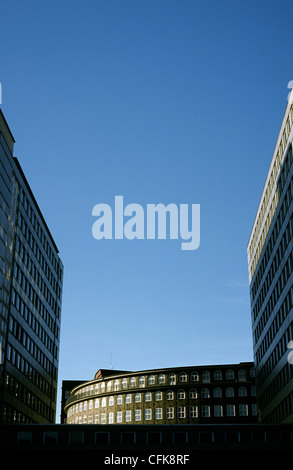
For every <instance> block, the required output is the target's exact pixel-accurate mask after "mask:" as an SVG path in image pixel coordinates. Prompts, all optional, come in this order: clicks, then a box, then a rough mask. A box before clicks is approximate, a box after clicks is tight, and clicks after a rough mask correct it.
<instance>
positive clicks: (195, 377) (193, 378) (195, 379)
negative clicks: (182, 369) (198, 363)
mask: <svg viewBox="0 0 293 470" xmlns="http://www.w3.org/2000/svg"><path fill="white" fill-rule="evenodd" d="M190 379H191V382H198V381H199V375H198V372H192V373H191V375H190Z"/></svg>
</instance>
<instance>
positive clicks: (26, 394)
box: [4, 365, 56, 423]
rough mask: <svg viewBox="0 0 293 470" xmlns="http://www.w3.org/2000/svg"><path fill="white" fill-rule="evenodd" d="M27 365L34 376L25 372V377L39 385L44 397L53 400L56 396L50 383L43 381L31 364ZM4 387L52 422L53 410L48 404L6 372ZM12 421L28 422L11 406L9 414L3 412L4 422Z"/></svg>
mask: <svg viewBox="0 0 293 470" xmlns="http://www.w3.org/2000/svg"><path fill="white" fill-rule="evenodd" d="M29 367H30V371H31V374H34V377H31V376H29V375H28V374H26V375H27V377H28V378H31V379H32V381H33V382H34V383H35V384H36V385H37V386H38V387H39V389H40V390H42V391H43V393H44V395H46V397H48V398H51V400H54V399H55V396H56V390H55V389H54V388H53V387H52V385H50V384H49V383H48V382H47V381H45V380H44V379H43V377H41V376H40V375H39V374H38V373H37V372H36V371H35V370H34V369H33V368H32V367H31V366H29V365H28V368H29ZM4 388H5V390H6V391H7V392H9V393H10V394H11V395H12V396H13V397H16V398H17V399H18V400H19V401H21V402H22V403H23V404H24V405H26V406H28V407H29V408H30V409H31V410H34V411H36V412H37V413H38V414H39V415H41V416H43V417H44V418H45V419H47V420H48V421H49V422H53V420H54V410H53V409H52V408H51V407H50V406H48V405H47V404H46V403H45V402H44V401H43V400H41V399H40V398H39V397H38V396H37V395H36V394H34V393H32V392H31V391H30V390H28V389H27V387H25V386H24V385H23V383H21V382H19V381H17V380H16V379H15V378H14V377H12V376H11V375H9V374H6V376H5V382H4ZM22 408H25V407H22ZM7 412H8V409H7ZM11 413H12V414H11ZM14 421H16V422H28V421H27V420H26V419H25V416H24V415H22V413H19V412H17V411H16V410H13V408H11V409H10V415H9V416H8V414H7V415H5V414H4V422H8V423H9V422H14Z"/></svg>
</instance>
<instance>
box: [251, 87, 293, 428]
mask: <svg viewBox="0 0 293 470" xmlns="http://www.w3.org/2000/svg"><path fill="white" fill-rule="evenodd" d="M292 93H293V92H291V95H290V99H289V100H288V104H287V107H286V110H285V114H284V117H283V121H282V125H281V129H280V132H279V136H278V139H277V143H276V147H275V150H274V153H273V157H272V160H271V164H270V167H269V171H268V175H267V178H266V181H265V185H264V188H263V192H262V196H261V200H260V203H259V207H258V210H257V213H256V217H255V221H254V224H253V228H252V232H251V235H250V238H249V243H248V247H247V254H248V267H249V283H250V301H251V317H252V334H253V353H254V362H255V373H256V390H257V404H258V410H259V416H260V420H261V422H263V423H292V422H293V364H290V363H289V360H288V353H289V349H288V344H289V342H290V341H291V340H292V339H293V309H292V300H293V282H292V281H293V274H292V263H293V259H292V256H293V252H292V248H293V241H292V233H293V214H292V208H293V203H292V196H293V180H292V178H293V166H292V140H293V127H292V124H293V107H292V98H293V95H292Z"/></svg>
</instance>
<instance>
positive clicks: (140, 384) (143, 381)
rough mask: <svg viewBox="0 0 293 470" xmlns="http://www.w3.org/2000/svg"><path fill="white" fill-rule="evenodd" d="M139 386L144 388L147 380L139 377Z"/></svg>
mask: <svg viewBox="0 0 293 470" xmlns="http://www.w3.org/2000/svg"><path fill="white" fill-rule="evenodd" d="M138 386H139V387H144V386H145V378H144V377H143V376H141V377H139V379H138Z"/></svg>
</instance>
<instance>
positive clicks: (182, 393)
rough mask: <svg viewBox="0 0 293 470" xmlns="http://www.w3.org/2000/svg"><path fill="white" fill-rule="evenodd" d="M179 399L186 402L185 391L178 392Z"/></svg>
mask: <svg viewBox="0 0 293 470" xmlns="http://www.w3.org/2000/svg"><path fill="white" fill-rule="evenodd" d="M177 398H178V400H184V398H185V391H184V390H178V392H177Z"/></svg>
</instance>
